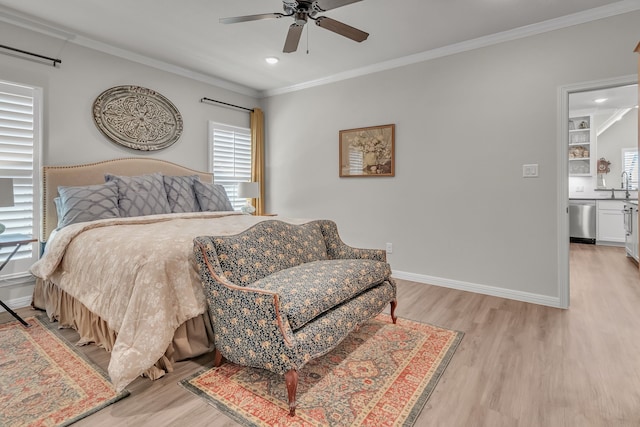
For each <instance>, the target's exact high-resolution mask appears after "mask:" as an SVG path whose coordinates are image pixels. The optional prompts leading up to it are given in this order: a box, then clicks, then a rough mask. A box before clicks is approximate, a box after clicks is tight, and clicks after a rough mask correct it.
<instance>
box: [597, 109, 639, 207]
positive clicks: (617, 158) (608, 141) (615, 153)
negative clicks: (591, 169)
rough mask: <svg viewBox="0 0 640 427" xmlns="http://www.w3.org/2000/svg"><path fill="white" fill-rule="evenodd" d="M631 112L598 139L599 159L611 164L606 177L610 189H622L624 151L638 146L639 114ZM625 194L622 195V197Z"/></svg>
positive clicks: (635, 111)
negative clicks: (601, 158)
mask: <svg viewBox="0 0 640 427" xmlns="http://www.w3.org/2000/svg"><path fill="white" fill-rule="evenodd" d="M637 113H638V112H637V110H635V109H634V110H631V111H629V112H628V113H627V114H625V115H624V117H623V118H622V119H621V120H619V121H617V122H615V123H614V124H613V125H611V127H609V128H608V129H607V130H606V131H604V132H602V134H600V136H599V137H598V158H600V157H604V158H606V159H607V160H609V161H610V162H611V166H610V169H611V172H609V173H608V174H606V175H605V179H606V182H607V186H608V187H616V188H620V184H621V182H622V178H621V175H622V171H623V165H622V149H623V148H637V146H638V114H637ZM623 194H624V193H620V194H619V196H620V197H624V196H623Z"/></svg>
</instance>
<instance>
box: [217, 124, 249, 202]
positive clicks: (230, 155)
mask: <svg viewBox="0 0 640 427" xmlns="http://www.w3.org/2000/svg"><path fill="white" fill-rule="evenodd" d="M209 129H210V130H209V134H210V135H209V138H210V143H209V146H210V150H211V151H210V153H211V154H210V158H209V161H210V162H211V168H210V170H211V171H212V172H213V180H214V182H215V183H216V184H221V185H223V186H224V189H225V190H226V191H227V195H228V196H229V200H230V201H231V205H232V206H233V208H234V209H235V210H239V209H240V208H241V207H242V206H244V205H245V204H246V199H240V198H238V183H239V182H245V181H251V130H250V129H246V128H239V127H234V126H228V125H224V124H220V123H213V122H210V123H209Z"/></svg>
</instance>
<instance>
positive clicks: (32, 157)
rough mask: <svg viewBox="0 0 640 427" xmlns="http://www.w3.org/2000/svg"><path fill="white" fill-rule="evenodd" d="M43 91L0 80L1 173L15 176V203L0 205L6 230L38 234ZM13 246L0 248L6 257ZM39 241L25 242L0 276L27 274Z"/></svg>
mask: <svg viewBox="0 0 640 427" xmlns="http://www.w3.org/2000/svg"><path fill="white" fill-rule="evenodd" d="M40 98H41V91H40V90H38V89H36V88H32V87H27V86H21V85H17V84H13V83H7V82H0V177H1V178H12V179H13V192H14V206H12V207H4V208H0V223H2V224H4V225H5V227H6V231H5V232H4V234H13V233H20V234H27V235H30V236H36V235H37V232H38V230H37V228H38V225H37V224H36V223H35V221H34V218H37V217H38V215H39V213H38V212H37V211H38V206H37V203H35V201H36V200H37V197H38V194H36V193H37V191H36V185H35V183H36V182H37V177H38V176H39V175H38V170H39V155H38V150H39V144H38V140H39V126H40V121H39V116H40V115H39V106H40V104H41V102H40ZM12 250H13V248H3V249H2V250H0V258H1V259H5V258H6V256H7V255H8V253H9V252H11V251H12ZM37 255H38V253H37V245H35V244H34V245H25V246H22V247H21V248H20V249H19V251H18V252H17V253H16V254H15V255H14V257H13V259H12V261H11V262H9V264H7V266H6V267H5V268H4V269H3V270H2V272H0V277H5V278H6V277H13V276H24V275H27V274H28V269H29V267H30V266H31V264H33V263H34V262H35V261H36V260H37Z"/></svg>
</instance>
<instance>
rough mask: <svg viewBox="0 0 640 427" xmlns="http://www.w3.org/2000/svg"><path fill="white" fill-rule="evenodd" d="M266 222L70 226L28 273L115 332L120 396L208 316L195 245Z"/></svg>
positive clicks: (176, 219) (181, 219)
mask: <svg viewBox="0 0 640 427" xmlns="http://www.w3.org/2000/svg"><path fill="white" fill-rule="evenodd" d="M268 219H273V218H269V217H255V216H250V215H241V214H238V213H235V212H233V213H232V212H199V213H188V214H168V215H153V216H148V217H135V218H116V219H106V220H100V221H95V222H90V223H79V224H73V225H70V226H68V227H65V228H63V229H62V230H60V231H58V232H57V233H56V235H55V238H54V239H53V240H51V241H49V242H48V244H47V249H46V252H45V254H44V255H43V257H42V258H41V259H40V261H38V262H37V263H36V264H34V265H33V266H32V268H31V272H32V273H33V274H34V275H35V276H37V277H40V278H42V279H44V280H51V281H52V282H54V283H55V284H56V285H57V286H58V287H59V288H60V289H62V290H64V291H65V292H66V293H68V294H69V295H71V296H72V297H74V298H76V299H78V300H79V301H80V302H81V303H82V304H84V305H85V306H86V307H87V308H88V309H89V310H91V311H92V312H94V313H96V314H97V315H99V316H100V317H101V318H102V319H104V320H105V321H106V322H107V324H108V325H109V327H110V328H111V329H113V330H114V331H116V332H117V339H116V342H115V345H114V348H113V350H112V353H111V361H110V363H109V375H110V377H111V381H112V382H113V384H114V386H115V388H116V390H118V391H120V390H122V389H124V388H125V387H126V386H127V385H128V384H129V383H130V382H131V381H133V380H134V379H136V378H137V377H138V376H139V375H141V374H142V373H143V372H144V371H145V370H147V369H148V368H150V367H151V366H153V364H154V363H155V362H156V361H157V360H158V359H160V357H161V356H162V355H163V354H164V352H165V350H166V349H167V346H168V345H169V344H170V343H171V340H172V338H173V335H174V333H175V330H176V329H177V328H178V326H179V325H180V324H182V323H184V322H185V321H187V320H188V319H191V318H193V317H196V316H198V315H200V314H202V313H204V312H205V310H206V300H205V297H204V293H203V291H202V286H201V284H200V279H199V275H198V272H197V270H196V265H195V260H194V256H193V238H194V237H196V236H200V235H229V234H236V233H239V232H241V231H242V230H245V229H247V228H248V227H250V226H252V225H254V224H256V223H258V222H260V221H264V220H268ZM286 221H288V222H293V223H301V222H306V221H308V220H305V221H298V220H286Z"/></svg>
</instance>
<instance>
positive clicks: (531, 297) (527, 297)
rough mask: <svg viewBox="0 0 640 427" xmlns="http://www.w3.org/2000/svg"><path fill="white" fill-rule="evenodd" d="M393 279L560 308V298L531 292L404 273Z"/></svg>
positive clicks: (396, 275)
mask: <svg viewBox="0 0 640 427" xmlns="http://www.w3.org/2000/svg"><path fill="white" fill-rule="evenodd" d="M393 277H395V278H396V279H401V280H409V281H411V282H418V283H424V284H427V285H435V286H441V287H443V288H450V289H457V290H459V291H467V292H474V293H477V294H482V295H490V296H494V297H500V298H507V299H511V300H516V301H522V302H529V303H532V304H538V305H545V306H549V307H555V308H562V306H561V305H560V298H558V297H551V296H548V295H540V294H534V293H531V292H523V291H515V290H512V289H505V288H499V287H496V286H488V285H480V284H477V283H470V282H463V281H461V280H452V279H445V278H442V277H435V276H427V275H424V274H416V273H408V272H405V271H395V270H394V271H393Z"/></svg>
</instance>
